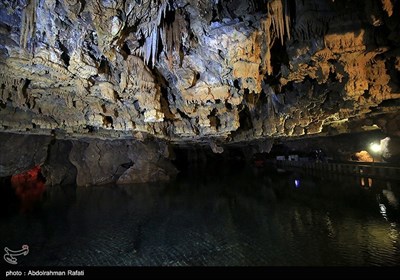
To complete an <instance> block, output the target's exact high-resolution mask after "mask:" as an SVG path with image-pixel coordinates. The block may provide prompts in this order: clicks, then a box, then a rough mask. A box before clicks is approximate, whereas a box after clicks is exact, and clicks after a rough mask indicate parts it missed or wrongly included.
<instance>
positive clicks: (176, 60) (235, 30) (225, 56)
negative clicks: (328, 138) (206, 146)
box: [0, 0, 400, 152]
mask: <svg viewBox="0 0 400 280" xmlns="http://www.w3.org/2000/svg"><path fill="white" fill-rule="evenodd" d="M399 11H400V9H399V3H398V2H396V1H390V0H385V1H383V0H382V1H373V0H367V1H345V0H342V1H328V0H324V1H315V0H307V1H283V0H270V1H250V0H249V1H236V0H235V1H211V0H202V1H190V0H181V1H166V0H162V1H152V0H142V1H63V0H60V1H44V0H29V1H19V0H18V1H2V2H1V3H0V86H1V89H0V130H3V131H18V132H23V133H44V134H46V133H47V134H50V133H51V131H52V130H56V131H57V134H58V135H59V136H60V137H70V136H74V137H86V136H90V137H95V138H102V139H105V138H106V139H116V138H118V139H121V138H137V135H138V133H140V134H150V135H153V136H155V137H157V138H163V139H166V140H167V141H171V142H174V143H180V142H185V143H187V142H203V143H209V142H210V140H213V141H214V140H218V142H220V143H230V142H240V141H249V140H254V139H265V138H270V137H291V136H308V135H313V134H321V133H322V134H337V133H340V132H341V131H343V130H346V129H348V127H349V126H351V124H352V122H353V120H359V119H362V120H363V119H366V118H375V117H377V118H379V117H381V118H383V119H385V118H386V115H388V114H396V113H397V112H398V110H399V102H398V100H399V97H400V90H399V71H400V48H399V47H400V41H399V38H400V36H399V35H400V34H399V32H400V29H399V24H400V22H399V16H400V15H399V13H400V12H399ZM376 124H377V125H378V126H379V127H382V128H384V127H385V126H386V124H384V123H382V122H377V123H376ZM391 127H392V128H393V126H391ZM347 131H350V132H351V129H349V130H347ZM398 131H399V130H398V125H397V129H394V131H392V133H394V134H397V135H398V133H399V132H398ZM90 149H91V148H90ZM216 151H217V152H218V151H219V150H218V149H217V150H216Z"/></svg>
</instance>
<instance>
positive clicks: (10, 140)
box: [0, 133, 51, 177]
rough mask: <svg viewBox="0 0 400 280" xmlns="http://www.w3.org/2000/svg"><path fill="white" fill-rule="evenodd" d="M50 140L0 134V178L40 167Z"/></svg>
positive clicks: (41, 137)
mask: <svg viewBox="0 0 400 280" xmlns="http://www.w3.org/2000/svg"><path fill="white" fill-rule="evenodd" d="M50 140H51V138H50V137H47V136H36V137H32V136H30V135H19V134H4V133H0V177H7V176H12V175H16V174H19V173H23V172H26V171H28V170H30V169H32V168H34V167H35V166H38V165H42V164H43V163H44V162H45V160H46V157H47V149H48V145H49V143H50Z"/></svg>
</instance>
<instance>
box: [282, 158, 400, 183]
mask: <svg viewBox="0 0 400 280" xmlns="http://www.w3.org/2000/svg"><path fill="white" fill-rule="evenodd" d="M275 163H276V165H277V166H278V167H281V168H285V167H298V168H303V169H306V170H316V171H319V172H329V173H340V174H350V175H357V176H361V177H370V178H386V179H400V166H390V165H387V164H383V163H374V162H373V163H369V162H362V163H360V162H306V161H289V160H276V161H275Z"/></svg>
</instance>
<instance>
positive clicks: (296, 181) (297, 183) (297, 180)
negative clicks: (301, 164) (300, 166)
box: [294, 179, 300, 188]
mask: <svg viewBox="0 0 400 280" xmlns="http://www.w3.org/2000/svg"><path fill="white" fill-rule="evenodd" d="M294 185H295V187H296V188H298V187H300V180H299V179H295V180H294Z"/></svg>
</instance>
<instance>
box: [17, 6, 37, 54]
mask: <svg viewBox="0 0 400 280" xmlns="http://www.w3.org/2000/svg"><path fill="white" fill-rule="evenodd" d="M35 22H36V0H28V4H27V5H26V7H25V9H24V11H23V13H22V24H21V35H20V46H21V47H23V48H24V49H26V47H27V44H28V40H29V38H32V37H33V34H34V33H35Z"/></svg>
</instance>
